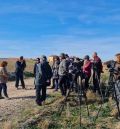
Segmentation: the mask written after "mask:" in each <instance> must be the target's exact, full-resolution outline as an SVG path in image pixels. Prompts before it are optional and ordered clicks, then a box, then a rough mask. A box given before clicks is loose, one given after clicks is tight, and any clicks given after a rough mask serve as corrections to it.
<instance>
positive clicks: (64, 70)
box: [58, 53, 68, 96]
mask: <svg viewBox="0 0 120 129" xmlns="http://www.w3.org/2000/svg"><path fill="white" fill-rule="evenodd" d="M60 58H61V63H60V65H59V71H58V73H59V87H60V90H61V94H62V95H63V96H66V93H67V81H68V77H67V75H68V65H67V61H66V58H65V54H64V53H62V54H61V56H60Z"/></svg>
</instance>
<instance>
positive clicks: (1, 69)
mask: <svg viewBox="0 0 120 129" xmlns="http://www.w3.org/2000/svg"><path fill="white" fill-rule="evenodd" d="M7 64H8V63H7V62H6V61H3V62H2V63H1V65H0V99H2V98H3V97H2V90H3V94H4V96H5V98H7V99H9V97H8V93H7V85H6V83H7V81H8V72H7V68H6V67H7Z"/></svg>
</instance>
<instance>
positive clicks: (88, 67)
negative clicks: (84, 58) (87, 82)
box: [83, 61, 92, 77]
mask: <svg viewBox="0 0 120 129" xmlns="http://www.w3.org/2000/svg"><path fill="white" fill-rule="evenodd" d="M91 68H92V63H91V61H89V62H87V63H86V64H84V65H83V72H84V73H85V74H86V75H87V76H88V77H90V76H91Z"/></svg>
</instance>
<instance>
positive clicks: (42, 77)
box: [35, 62, 52, 85]
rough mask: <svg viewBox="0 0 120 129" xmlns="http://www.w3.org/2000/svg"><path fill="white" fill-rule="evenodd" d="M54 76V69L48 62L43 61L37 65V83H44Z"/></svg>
mask: <svg viewBox="0 0 120 129" xmlns="http://www.w3.org/2000/svg"><path fill="white" fill-rule="evenodd" d="M51 78H52V69H51V67H50V65H49V63H48V62H41V63H39V64H37V67H36V79H35V84H36V85H44V84H46V81H47V80H50V79H51Z"/></svg>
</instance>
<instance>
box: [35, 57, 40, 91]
mask: <svg viewBox="0 0 120 129" xmlns="http://www.w3.org/2000/svg"><path fill="white" fill-rule="evenodd" d="M39 63H40V58H37V59H36V62H35V64H34V69H33V74H34V77H35V78H36V67H37V64H39ZM34 85H35V80H34ZM34 89H36V85H35V88H34Z"/></svg>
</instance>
